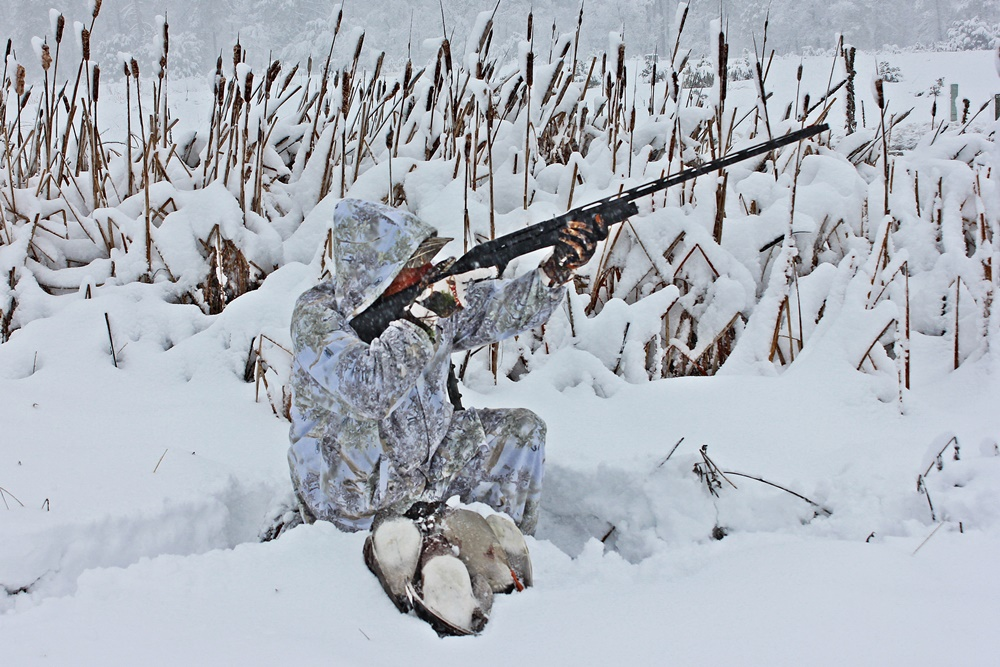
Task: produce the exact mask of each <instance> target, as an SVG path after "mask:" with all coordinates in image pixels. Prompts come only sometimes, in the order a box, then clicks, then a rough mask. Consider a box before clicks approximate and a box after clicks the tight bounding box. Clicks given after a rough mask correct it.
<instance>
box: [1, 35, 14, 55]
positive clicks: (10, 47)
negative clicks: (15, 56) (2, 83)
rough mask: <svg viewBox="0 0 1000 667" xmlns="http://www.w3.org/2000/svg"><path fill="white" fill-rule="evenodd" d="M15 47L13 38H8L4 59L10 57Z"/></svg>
mask: <svg viewBox="0 0 1000 667" xmlns="http://www.w3.org/2000/svg"><path fill="white" fill-rule="evenodd" d="M13 48H14V45H13V43H12V42H11V40H10V39H8V40H7V52H6V53H4V54H3V59H4V60H7V58H10V52H11V50H12V49H13Z"/></svg>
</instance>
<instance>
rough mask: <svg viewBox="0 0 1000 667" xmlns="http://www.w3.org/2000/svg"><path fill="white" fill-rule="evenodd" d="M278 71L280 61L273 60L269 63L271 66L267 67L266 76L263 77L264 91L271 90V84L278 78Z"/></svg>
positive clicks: (279, 70)
mask: <svg viewBox="0 0 1000 667" xmlns="http://www.w3.org/2000/svg"><path fill="white" fill-rule="evenodd" d="M280 73H281V62H280V61H278V60H275V61H274V62H273V63H271V66H270V67H268V68H267V76H266V77H264V88H265V90H266V91H269V90H271V85H272V84H273V83H274V80H275V79H277V78H278V75H279V74H280Z"/></svg>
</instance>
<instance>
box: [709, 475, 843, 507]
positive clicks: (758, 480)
mask: <svg viewBox="0 0 1000 667" xmlns="http://www.w3.org/2000/svg"><path fill="white" fill-rule="evenodd" d="M725 474H726V475H735V476H736V477H746V478H747V479H752V480H754V481H755V482H761V483H762V484H767V485H768V486H773V487H774V488H776V489H781V490H782V491H784V492H785V493H790V494H792V495H793V496H795V497H796V498H801V499H802V500H804V501H806V502H807V503H809V504H810V505H812V506H813V507H815V508H816V509H818V510H819V511H820V512H822V514H823V516H830V515H831V514H833V512H832V511H831V510H828V509H827V508H825V507H823V506H822V505H820V504H819V503H817V502H815V501H813V500H810V499H809V498H806V497H805V496H803V495H802V494H801V493H796V492H794V491H792V490H791V489H786V488H785V487H783V486H781V485H780V484H775V483H774V482H769V481H767V480H766V479H763V478H761V477H755V476H753V475H747V474H745V473H742V472H734V471H732V470H727V471H726V472H725Z"/></svg>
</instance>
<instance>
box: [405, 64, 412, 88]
mask: <svg viewBox="0 0 1000 667" xmlns="http://www.w3.org/2000/svg"><path fill="white" fill-rule="evenodd" d="M412 76H413V62H412V61H410V60H407V61H406V69H404V70H403V92H404V93H405V92H406V89H407V88H409V87H410V78H411V77H412Z"/></svg>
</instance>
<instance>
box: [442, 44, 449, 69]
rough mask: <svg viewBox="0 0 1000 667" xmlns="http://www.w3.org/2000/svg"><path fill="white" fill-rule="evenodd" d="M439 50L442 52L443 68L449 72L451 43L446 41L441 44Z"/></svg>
mask: <svg viewBox="0 0 1000 667" xmlns="http://www.w3.org/2000/svg"><path fill="white" fill-rule="evenodd" d="M441 50H442V51H444V68H445V69H446V70H448V72H451V42H449V41H448V40H447V39H446V40H444V42H443V43H442V44H441Z"/></svg>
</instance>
